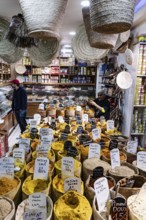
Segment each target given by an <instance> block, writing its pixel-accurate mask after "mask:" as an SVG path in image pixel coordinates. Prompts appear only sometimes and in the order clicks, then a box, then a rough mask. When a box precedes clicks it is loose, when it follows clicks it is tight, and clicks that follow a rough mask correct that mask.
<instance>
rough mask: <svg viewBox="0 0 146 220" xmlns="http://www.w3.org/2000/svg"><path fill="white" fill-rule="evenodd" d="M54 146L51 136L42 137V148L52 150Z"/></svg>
mask: <svg viewBox="0 0 146 220" xmlns="http://www.w3.org/2000/svg"><path fill="white" fill-rule="evenodd" d="M51 145H52V138H51V137H49V136H43V137H41V146H47V147H48V149H51Z"/></svg>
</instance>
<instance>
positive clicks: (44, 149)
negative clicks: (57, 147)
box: [36, 145, 51, 157]
mask: <svg viewBox="0 0 146 220" xmlns="http://www.w3.org/2000/svg"><path fill="white" fill-rule="evenodd" d="M50 149H51V147H50V146H48V145H39V146H38V147H37V149H36V152H37V157H48V151H49V150H50Z"/></svg>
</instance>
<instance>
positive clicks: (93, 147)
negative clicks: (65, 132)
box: [88, 143, 101, 159]
mask: <svg viewBox="0 0 146 220" xmlns="http://www.w3.org/2000/svg"><path fill="white" fill-rule="evenodd" d="M100 151H101V146H100V145H99V144H95V143H91V144H89V153H88V158H93V157H97V158H99V159H100Z"/></svg>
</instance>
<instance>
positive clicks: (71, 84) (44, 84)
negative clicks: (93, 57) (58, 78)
mask: <svg viewBox="0 0 146 220" xmlns="http://www.w3.org/2000/svg"><path fill="white" fill-rule="evenodd" d="M23 84H24V85H40V86H41V85H42V86H95V83H35V82H24V83H23Z"/></svg>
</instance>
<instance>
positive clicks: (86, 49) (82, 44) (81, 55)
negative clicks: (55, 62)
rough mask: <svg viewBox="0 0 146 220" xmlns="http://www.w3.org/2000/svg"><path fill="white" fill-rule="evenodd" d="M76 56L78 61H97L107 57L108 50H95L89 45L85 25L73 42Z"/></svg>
mask: <svg viewBox="0 0 146 220" xmlns="http://www.w3.org/2000/svg"><path fill="white" fill-rule="evenodd" d="M72 48H73V51H74V55H75V57H76V58H77V59H78V60H82V61H87V62H88V61H92V62H94V61H97V60H99V59H101V58H103V57H105V56H106V55H107V53H108V50H102V49H95V48H92V47H91V46H90V44H89V41H88V38H87V34H86V30H85V27H84V25H82V26H80V28H79V30H78V32H77V34H76V36H75V37H74V38H73V40H72Z"/></svg>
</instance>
